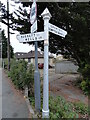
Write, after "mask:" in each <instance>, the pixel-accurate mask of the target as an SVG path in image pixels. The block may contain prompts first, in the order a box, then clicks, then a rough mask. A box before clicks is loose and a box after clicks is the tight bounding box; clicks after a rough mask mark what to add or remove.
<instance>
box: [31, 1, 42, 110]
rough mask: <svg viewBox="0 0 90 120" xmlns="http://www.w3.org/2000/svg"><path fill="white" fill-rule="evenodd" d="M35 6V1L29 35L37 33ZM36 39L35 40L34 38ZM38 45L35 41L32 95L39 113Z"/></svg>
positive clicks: (34, 2)
mask: <svg viewBox="0 0 90 120" xmlns="http://www.w3.org/2000/svg"><path fill="white" fill-rule="evenodd" d="M36 18H37V5H36V0H34V1H33V4H32V7H31V13H30V22H31V24H33V25H32V27H31V33H33V32H36V31H37V20H36ZM35 39H36V38H35ZM37 49H38V43H37V41H35V72H34V92H35V93H34V94H35V109H36V111H38V112H40V107H41V99H40V73H39V70H38V50H37Z"/></svg>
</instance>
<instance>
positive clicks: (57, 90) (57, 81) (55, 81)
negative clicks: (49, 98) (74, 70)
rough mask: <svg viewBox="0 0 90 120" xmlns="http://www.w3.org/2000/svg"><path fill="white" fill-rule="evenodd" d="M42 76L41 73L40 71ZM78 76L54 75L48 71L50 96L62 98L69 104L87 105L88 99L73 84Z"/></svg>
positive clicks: (53, 72) (52, 70)
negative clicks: (81, 103)
mask: <svg viewBox="0 0 90 120" xmlns="http://www.w3.org/2000/svg"><path fill="white" fill-rule="evenodd" d="M40 74H41V75H42V76H43V71H42V70H41V71H40ZM78 77H79V74H55V70H54V69H50V70H49V90H50V94H53V95H55V96H59V95H60V96H63V97H64V98H65V99H66V100H67V101H70V102H83V103H85V104H88V97H86V96H85V95H84V94H83V92H82V90H80V88H78V87H77V86H75V85H74V84H73V83H74V82H75V81H76V80H77V78H78Z"/></svg>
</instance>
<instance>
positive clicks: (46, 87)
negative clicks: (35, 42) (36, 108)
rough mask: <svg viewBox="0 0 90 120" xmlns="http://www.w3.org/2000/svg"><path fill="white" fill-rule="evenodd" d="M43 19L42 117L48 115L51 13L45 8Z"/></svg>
mask: <svg viewBox="0 0 90 120" xmlns="http://www.w3.org/2000/svg"><path fill="white" fill-rule="evenodd" d="M41 16H42V17H43V20H44V32H45V35H46V39H45V40H44V80H43V109H42V117H43V118H44V117H46V118H48V117H49V106H48V103H49V81H48V48H49V47H48V46H49V35H48V34H49V20H50V18H51V14H50V13H49V11H48V9H47V8H46V9H45V10H44V12H43V13H42V14H41Z"/></svg>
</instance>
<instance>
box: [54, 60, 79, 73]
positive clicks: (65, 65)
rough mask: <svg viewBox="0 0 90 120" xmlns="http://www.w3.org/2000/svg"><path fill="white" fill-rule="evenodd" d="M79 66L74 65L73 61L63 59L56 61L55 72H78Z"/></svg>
mask: <svg viewBox="0 0 90 120" xmlns="http://www.w3.org/2000/svg"><path fill="white" fill-rule="evenodd" d="M77 70H78V66H76V65H74V63H73V62H72V61H61V62H58V63H55V73H57V74H60V73H77Z"/></svg>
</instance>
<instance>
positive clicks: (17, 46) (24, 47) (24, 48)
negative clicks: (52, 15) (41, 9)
mask: <svg viewBox="0 0 90 120" xmlns="http://www.w3.org/2000/svg"><path fill="white" fill-rule="evenodd" d="M0 1H1V2H2V3H4V5H5V6H6V4H7V0H0ZM9 1H10V2H9V11H10V12H13V11H15V8H16V7H17V8H18V6H19V4H18V5H17V6H15V8H14V6H13V7H12V6H11V4H14V3H13V2H12V1H11V0H9ZM29 9H30V8H29ZM0 25H1V28H2V30H5V35H6V37H7V26H6V25H4V24H3V23H0ZM10 32H14V33H15V34H10V44H11V45H12V47H13V48H14V53H15V52H29V51H30V50H34V46H32V45H28V44H23V43H19V41H18V40H17V39H16V35H17V34H19V33H18V32H17V31H12V30H11V29H10Z"/></svg>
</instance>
